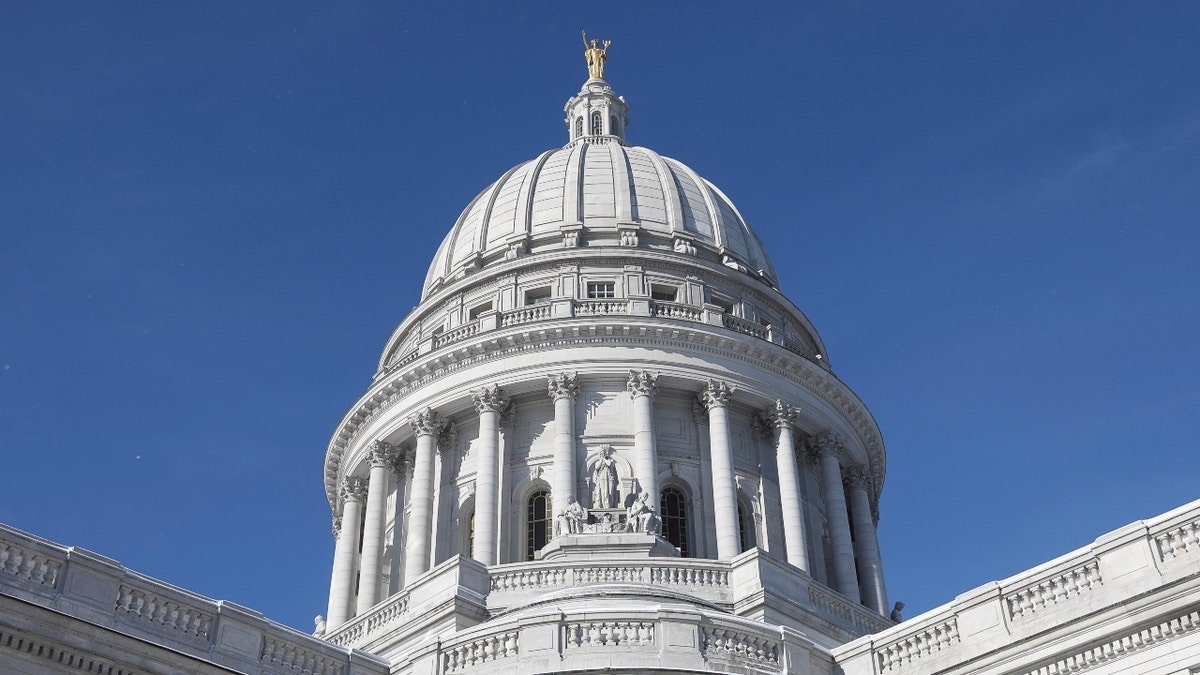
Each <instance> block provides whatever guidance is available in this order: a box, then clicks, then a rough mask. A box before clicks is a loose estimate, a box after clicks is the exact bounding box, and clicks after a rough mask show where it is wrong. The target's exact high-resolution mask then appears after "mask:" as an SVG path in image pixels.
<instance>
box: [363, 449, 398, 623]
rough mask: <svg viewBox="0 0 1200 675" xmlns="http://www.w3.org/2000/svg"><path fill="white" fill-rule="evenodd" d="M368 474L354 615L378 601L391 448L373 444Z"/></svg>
mask: <svg viewBox="0 0 1200 675" xmlns="http://www.w3.org/2000/svg"><path fill="white" fill-rule="evenodd" d="M368 458H369V460H370V462H371V475H370V478H369V479H368V481H367V508H366V511H365V512H364V514H363V521H364V523H363V545H362V565H361V568H360V570H359V581H358V605H357V613H358V614H362V613H363V612H365V611H367V610H368V609H370V608H372V607H374V606H375V603H376V602H379V584H380V582H382V581H383V530H384V525H385V523H386V518H385V517H384V511H385V510H386V508H387V493H388V473H389V470H388V467H389V465H390V464H391V462H392V446H391V445H389V444H388V443H386V442H385V441H375V442H374V443H373V444H372V445H371V450H370V453H369V455H368Z"/></svg>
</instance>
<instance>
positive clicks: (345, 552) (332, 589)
mask: <svg viewBox="0 0 1200 675" xmlns="http://www.w3.org/2000/svg"><path fill="white" fill-rule="evenodd" d="M339 492H340V494H341V498H342V517H341V522H340V527H339V526H338V525H336V524H335V526H334V530H335V532H336V533H337V545H336V546H335V547H334V551H333V577H332V579H330V582H329V609H328V611H327V612H326V614H325V626H326V628H325V629H326V631H331V630H333V629H334V628H337V627H338V626H340V625H342V624H344V623H346V620H347V619H349V618H350V617H351V616H352V615H353V614H352V613H351V609H352V608H351V603H350V601H351V598H352V596H353V593H354V556H355V554H357V553H358V523H359V517H360V516H361V514H362V501H363V500H364V499H366V496H367V485H366V483H365V482H363V480H362V479H361V478H354V477H348V478H345V479H344V480H343V481H342V484H341V489H340V490H339Z"/></svg>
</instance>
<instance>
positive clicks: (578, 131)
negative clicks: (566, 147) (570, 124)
mask: <svg viewBox="0 0 1200 675" xmlns="http://www.w3.org/2000/svg"><path fill="white" fill-rule="evenodd" d="M582 135H583V116H582V115H580V116H579V117H576V118H575V138H579V137H580V136H582Z"/></svg>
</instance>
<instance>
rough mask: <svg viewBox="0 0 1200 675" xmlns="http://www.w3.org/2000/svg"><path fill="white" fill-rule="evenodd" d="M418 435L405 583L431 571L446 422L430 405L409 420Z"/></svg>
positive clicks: (414, 461)
mask: <svg viewBox="0 0 1200 675" xmlns="http://www.w3.org/2000/svg"><path fill="white" fill-rule="evenodd" d="M409 424H410V425H412V428H413V432H414V433H415V434H416V437H417V451H416V454H415V456H414V457H413V479H412V498H411V500H410V502H409V503H410V507H409V508H410V510H409V513H408V546H406V547H405V549H404V583H405V584H406V585H407V584H411V583H412V582H413V580H414V579H416V578H417V577H419V576H421V575H422V574H424V573H425V572H427V571H429V559H430V555H429V554H430V548H429V545H430V542H429V539H430V534H431V532H430V529H431V528H430V524H431V523H432V522H433V453H434V451H435V448H436V447H437V435H438V433H440V432H441V430H442V429H443V428H444V427H445V426H446V423H445V421H444V420H442V417H441V415H438V413H437V411H435V410H432V409H430V408H426V409H425V410H424V412H421V413H418V414H416V415H413V417H412V419H410V420H409Z"/></svg>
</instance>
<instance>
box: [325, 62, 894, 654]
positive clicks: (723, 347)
mask: <svg viewBox="0 0 1200 675" xmlns="http://www.w3.org/2000/svg"><path fill="white" fill-rule="evenodd" d="M588 54H589V59H590V61H589V65H592V66H594V61H592V59H594V58H597V57H596V55H597V54H599V55H600V56H599V57H598V58H600V63H601V67H600V68H594V67H593V69H592V72H591V74H592V77H591V78H589V79H588V80H587V81H586V82H584V84H583V86H582V88H581V89H580V90H579V92H578V93H577V94H575V95H574V96H572V97H571V98H570V99H569V100H568V101H567V103H566V105H565V107H564V112H565V122H566V126H567V132H568V133H567V143H566V145H565V146H564V147H562V148H559V149H554V150H549V151H546V152H544V153H542V154H541V155H539V156H538V157H536V158H535V159H532V160H530V161H527V162H523V163H521V164H518V165H517V166H515V167H514V168H512V169H510V170H509V171H507V172H506V173H505V174H504V175H502V176H501V177H500V178H499V179H498V180H497V181H496V182H494V183H493V184H492V185H490V186H489V187H487V188H486V189H485V190H484V191H483V192H481V193H479V195H478V196H477V197H475V199H473V200H472V201H471V202H470V204H468V205H467V207H466V208H465V209H464V210H463V211H462V214H461V215H460V216H459V217H458V219H457V220H456V221H455V222H454V224H453V227H452V228H451V230H450V233H449V234H448V235H447V236H446V238H445V239H444V240H443V242H442V243H441V245H440V246H439V248H438V250H437V252H436V253H435V254H434V257H433V262H432V264H431V265H430V268H429V273H428V275H427V277H426V280H425V284H424V286H423V288H422V291H421V301H420V303H419V304H418V305H417V306H416V307H415V308H413V311H412V312H411V313H409V315H408V316H407V317H405V318H404V319H403V320H402V321H401V322H400V324H399V325H398V326H397V327H396V329H395V330H394V331H393V333H392V335H391V337H390V338H388V340H387V342H386V343H385V345H384V349H383V351H382V354H381V357H380V360H379V362H378V365H377V368H376V372H375V375H374V379H373V381H372V382H371V385H370V386H369V387H368V389H367V391H366V392H364V393H363V394H362V396H360V397H359V399H358V401H357V402H355V403H354V405H352V406H351V408H350V410H349V411H347V413H346V414H345V416H343V418H342V420H341V422H340V423H339V424H338V426H337V429H336V430H335V431H334V435H333V438H332V439H331V441H330V444H329V447H328V449H327V451H326V456H325V476H324V477H325V489H326V496H327V498H328V499H329V505H330V508H331V510H332V515H333V520H334V531H335V536H336V539H337V542H336V546H335V552H334V565H333V572H332V575H331V580H330V592H329V607H328V614H327V615H326V616H327V623H326V627H325V630H326V633H325V638H326V639H327V640H329V641H331V642H334V643H335V644H339V645H343V646H352V647H357V648H364V649H370V650H371V651H372V652H374V653H376V654H380V655H383V656H386V657H387V658H389V659H390V660H391V662H392V663H393V666H394V668H395V670H394V672H398V673H407V672H417V671H422V672H429V671H430V668H434V669H440V672H456V671H460V670H463V671H470V670H474V669H482V668H485V667H487V666H488V665H490V664H491V663H492V662H493V661H501V660H503V661H505V662H506V667H507V669H508V671H510V672H551V671H556V670H570V671H573V672H600V671H601V670H611V669H616V670H626V671H628V672H646V670H645V669H646V668H647V667H650V666H653V665H655V664H665V663H668V662H669V663H671V664H673V667H676V668H680V669H682V670H684V671H688V672H719V671H728V670H730V669H733V670H737V671H739V672H741V671H746V670H747V669H750V670H753V671H754V672H758V671H760V670H762V669H766V670H768V671H770V670H775V669H778V667H779V665H780V664H781V663H783V662H785V661H790V660H794V659H796V658H800V655H801V654H803V655H805V656H804V657H803V658H811V657H815V658H819V659H825V660H828V659H829V656H828V651H827V650H829V649H832V648H833V647H835V646H836V645H839V644H843V643H845V642H846V641H848V640H850V639H853V638H854V637H856V636H859V635H862V634H864V633H868V632H872V631H876V630H879V629H881V628H884V627H886V626H888V625H890V621H889V619H888V613H887V610H888V604H887V589H886V584H885V580H884V575H883V563H882V559H881V554H880V551H879V543H878V539H877V536H876V533H875V530H876V520H877V518H878V508H879V497H880V494H881V491H882V487H883V481H884V476H885V473H886V456H885V452H884V447H883V440H882V438H881V436H880V433H879V429H878V426H877V425H876V423H875V420H874V419H873V418H872V416H871V414H870V412H869V411H868V410H867V408H866V406H865V405H864V404H863V403H862V401H860V400H859V398H858V397H857V396H856V395H855V394H854V392H853V391H852V390H851V389H850V388H849V387H847V386H846V385H845V384H844V383H843V382H842V381H841V380H840V379H838V378H837V377H836V376H835V375H834V374H833V371H832V369H831V367H830V365H829V359H828V358H827V354H826V351H825V346H824V343H823V342H822V340H821V338H820V336H819V335H818V333H817V331H816V328H815V327H814V326H813V325H812V323H811V322H810V321H809V319H808V318H807V317H806V316H805V315H804V313H803V312H801V311H800V309H799V308H797V307H796V305H795V304H793V303H792V302H791V301H790V300H789V299H788V298H787V297H786V296H784V295H783V293H782V292H780V290H779V288H778V286H777V282H776V275H775V269H774V266H773V265H772V264H771V260H770V257H769V256H768V255H767V252H766V250H765V249H764V247H763V245H762V243H761V242H760V241H759V239H758V237H757V236H756V235H755V233H754V231H753V230H751V229H750V227H749V226H748V225H747V223H746V220H745V219H744V218H742V216H741V214H740V213H739V212H738V210H737V208H735V207H734V205H733V203H732V202H731V201H730V200H729V198H727V197H726V196H725V195H724V194H723V193H722V192H721V191H720V190H719V189H717V188H716V187H715V186H714V185H713V184H712V183H709V182H708V181H706V180H704V179H703V178H701V177H700V176H699V175H698V174H697V173H696V172H695V171H693V170H692V169H690V168H688V167H687V166H686V165H684V164H683V163H681V162H679V161H677V160H674V159H670V158H667V157H663V156H661V155H659V154H658V153H656V152H654V151H652V150H649V149H646V148H643V147H636V146H631V145H629V144H628V143H627V142H626V140H625V130H626V128H627V126H628V124H629V115H628V110H629V107H628V105H627V103H626V102H625V100H624V98H622V97H620V96H617V95H616V94H615V92H614V91H613V90H612V88H611V87H610V86H609V84H608V83H607V82H606V81H605V80H604V79H603V76H602V75H603V73H602V70H603V69H602V63H603V50H601V49H600V48H599V47H598V46H597V45H596V44H595V43H593V44H592V46H591V47H590V48H589V49H588ZM447 593H450V594H451V595H452V596H453V600H452V601H451V602H447V597H448V596H447ZM448 629H450V630H448ZM435 637H436V638H437V640H436V646H431V645H434V644H435V642H433V641H432V640H433V638H435ZM607 645H613V646H617V647H619V649H620V650H622V651H621V657H620V658H619V659H617V660H610V659H609V658H608V657H607V656H604V655H603V653H602V650H603V649H604V648H606V647H605V646H607ZM430 650H432V651H430ZM663 650H666V651H663ZM666 652H671V654H669V655H668V654H667V653H666ZM602 656H603V658H601V657H602ZM430 659H432V661H429V660H430ZM427 661H428V663H427ZM433 663H437V664H438V665H437V666H434V665H432V664H433ZM422 664H424V665H422ZM497 665H500V664H497Z"/></svg>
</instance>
